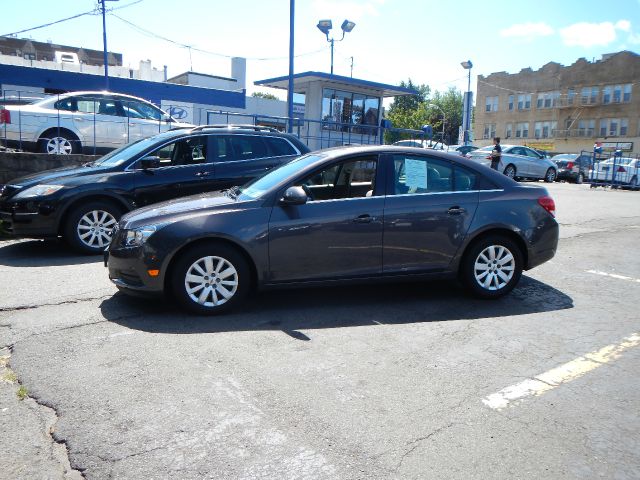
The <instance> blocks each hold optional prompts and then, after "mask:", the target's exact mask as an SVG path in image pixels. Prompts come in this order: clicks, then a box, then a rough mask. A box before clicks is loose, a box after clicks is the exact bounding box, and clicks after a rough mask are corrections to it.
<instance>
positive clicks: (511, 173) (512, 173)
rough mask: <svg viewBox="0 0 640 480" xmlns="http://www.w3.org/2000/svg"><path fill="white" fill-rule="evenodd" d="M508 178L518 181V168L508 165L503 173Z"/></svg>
mask: <svg viewBox="0 0 640 480" xmlns="http://www.w3.org/2000/svg"><path fill="white" fill-rule="evenodd" d="M503 173H504V174H505V175H506V176H507V177H509V178H513V179H514V180H515V179H516V167H514V166H513V165H512V164H509V165H507V167H506V168H505V169H504V172H503Z"/></svg>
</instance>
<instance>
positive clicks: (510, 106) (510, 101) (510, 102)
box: [509, 95, 513, 111]
mask: <svg viewBox="0 0 640 480" xmlns="http://www.w3.org/2000/svg"><path fill="white" fill-rule="evenodd" d="M511 110H513V95H509V111H511Z"/></svg>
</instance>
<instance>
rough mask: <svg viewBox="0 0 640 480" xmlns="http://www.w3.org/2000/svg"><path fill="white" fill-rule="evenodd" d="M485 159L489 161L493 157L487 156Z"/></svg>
mask: <svg viewBox="0 0 640 480" xmlns="http://www.w3.org/2000/svg"><path fill="white" fill-rule="evenodd" d="M485 158H486V159H487V160H491V159H492V158H493V157H492V156H491V155H487V156H486V157H485Z"/></svg>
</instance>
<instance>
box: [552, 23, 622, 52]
mask: <svg viewBox="0 0 640 480" xmlns="http://www.w3.org/2000/svg"><path fill="white" fill-rule="evenodd" d="M630 29H631V23H630V22H629V21H628V20H620V21H619V22H617V23H616V24H613V23H611V22H602V23H586V22H582V23H575V24H573V25H569V26H568V27H566V28H562V29H560V35H561V37H562V41H563V42H564V44H565V45H567V46H569V47H575V46H579V47H593V46H595V45H602V46H605V45H609V44H610V43H612V42H614V41H615V39H616V35H617V34H616V30H621V31H623V32H628V31H629V30H630Z"/></svg>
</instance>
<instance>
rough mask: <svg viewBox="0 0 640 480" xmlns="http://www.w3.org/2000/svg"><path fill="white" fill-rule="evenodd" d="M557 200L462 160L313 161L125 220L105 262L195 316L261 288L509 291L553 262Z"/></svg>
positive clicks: (386, 156)
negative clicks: (385, 284) (417, 283)
mask: <svg viewBox="0 0 640 480" xmlns="http://www.w3.org/2000/svg"><path fill="white" fill-rule="evenodd" d="M554 214H555V204H554V201H553V199H552V198H551V197H549V195H548V193H547V191H546V189H544V188H542V187H538V186H529V185H527V186H524V185H520V184H518V183H516V182H515V181H514V180H512V179H510V178H508V177H506V176H504V175H502V174H501V173H499V172H496V171H494V170H491V169H490V168H488V167H486V166H483V165H480V164H478V163H477V162H474V161H470V160H467V159H465V158H463V157H461V156H459V155H452V154H447V153H440V152H436V151H433V150H425V149H417V148H406V147H393V146H376V147H348V148H347V147H341V148H336V149H330V150H324V151H320V152H314V153H311V154H309V155H305V156H303V157H301V158H299V159H297V160H294V161H292V162H290V163H287V164H285V165H283V166H281V167H279V168H277V169H274V170H272V171H271V172H269V173H268V174H267V175H265V176H263V177H261V178H259V179H257V180H255V181H254V182H252V183H249V184H247V185H245V186H243V187H241V188H235V189H231V190H228V191H226V192H216V193H208V194H204V195H197V196H192V197H190V198H184V199H180V200H173V201H169V202H165V203H161V204H158V205H153V206H150V207H146V208H142V209H139V210H137V211H135V212H131V213H129V214H127V215H125V216H124V217H123V218H122V220H120V222H119V224H118V226H117V227H116V231H115V233H114V237H113V242H112V243H111V246H110V247H109V251H108V252H105V257H106V258H105V262H106V263H107V265H108V268H109V278H110V279H111V280H112V281H113V282H114V283H115V284H116V285H117V286H118V288H119V289H121V290H123V291H125V292H128V293H132V294H144V293H152V294H153V293H156V294H159V293H163V292H164V293H171V294H173V296H174V297H175V298H176V299H177V300H178V301H179V302H180V303H181V304H182V305H183V306H184V307H186V308H187V309H188V310H190V311H192V312H195V313H198V314H211V313H217V312H222V311H224V310H226V309H228V308H231V307H232V306H234V305H237V304H238V303H239V302H241V301H242V299H243V298H244V296H245V295H246V294H247V292H248V291H249V290H250V289H251V288H252V287H257V288H260V289H264V288H271V287H288V286H292V285H317V284H328V283H330V284H333V283H335V282H336V281H371V280H394V279H399V278H406V277H412V278H424V277H433V276H438V277H456V276H458V275H459V276H460V278H461V279H462V280H463V282H464V283H465V284H466V285H467V286H468V287H469V288H470V289H471V291H472V292H474V293H475V294H477V295H478V296H481V297H485V298H497V297H500V296H502V295H504V294H506V293H507V292H509V291H510V290H511V289H512V288H513V287H514V286H515V285H516V283H517V282H518V280H519V279H520V275H521V273H522V270H523V269H524V270H526V269H530V268H533V267H535V266H536V265H539V264H541V263H543V262H545V261H547V260H549V259H550V258H552V257H553V256H554V255H555V252H556V246H557V243H558V223H557V222H556V220H555V218H554Z"/></svg>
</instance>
